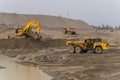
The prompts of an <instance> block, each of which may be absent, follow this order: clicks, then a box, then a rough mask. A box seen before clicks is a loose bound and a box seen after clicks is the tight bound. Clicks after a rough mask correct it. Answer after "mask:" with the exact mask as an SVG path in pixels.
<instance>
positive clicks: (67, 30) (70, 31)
mask: <svg viewBox="0 0 120 80" xmlns="http://www.w3.org/2000/svg"><path fill="white" fill-rule="evenodd" d="M62 32H63V33H64V34H69V35H76V31H75V30H74V29H73V28H64V29H62Z"/></svg>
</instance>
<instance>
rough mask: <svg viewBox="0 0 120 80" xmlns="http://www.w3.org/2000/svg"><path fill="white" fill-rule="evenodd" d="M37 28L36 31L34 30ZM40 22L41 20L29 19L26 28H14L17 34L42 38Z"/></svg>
mask: <svg viewBox="0 0 120 80" xmlns="http://www.w3.org/2000/svg"><path fill="white" fill-rule="evenodd" d="M33 29H35V30H36V31H32V30H33ZM40 29H41V27H40V22H39V21H29V22H28V23H27V25H26V26H25V27H24V28H17V29H15V30H14V35H15V36H24V37H26V38H28V37H32V38H34V39H39V38H41V36H40Z"/></svg>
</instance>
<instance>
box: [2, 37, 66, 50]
mask: <svg viewBox="0 0 120 80" xmlns="http://www.w3.org/2000/svg"><path fill="white" fill-rule="evenodd" d="M65 42H66V40H63V39H41V40H34V39H8V40H5V39H1V40H0V49H42V48H49V47H65Z"/></svg>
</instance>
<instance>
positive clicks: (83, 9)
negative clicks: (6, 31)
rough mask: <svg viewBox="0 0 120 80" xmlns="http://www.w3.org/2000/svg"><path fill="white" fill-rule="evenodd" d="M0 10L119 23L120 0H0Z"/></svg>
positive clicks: (94, 21)
mask: <svg viewBox="0 0 120 80" xmlns="http://www.w3.org/2000/svg"><path fill="white" fill-rule="evenodd" d="M0 12H9V13H20V14H44V15H55V16H59V15H61V16H63V17H68V18H73V19H80V20H83V21H85V22H87V23H88V24H90V25H91V24H92V25H101V24H109V25H112V26H117V25H120V0H0Z"/></svg>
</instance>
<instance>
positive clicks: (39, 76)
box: [0, 55, 52, 80]
mask: <svg viewBox="0 0 120 80" xmlns="http://www.w3.org/2000/svg"><path fill="white" fill-rule="evenodd" d="M0 66H2V67H5V68H4V69H0V80H51V79H52V77H51V76H49V75H47V74H45V73H44V72H43V71H42V70H40V69H39V68H38V67H28V66H24V65H20V64H17V63H15V62H14V60H13V59H10V58H8V57H6V56H2V55H0Z"/></svg>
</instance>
